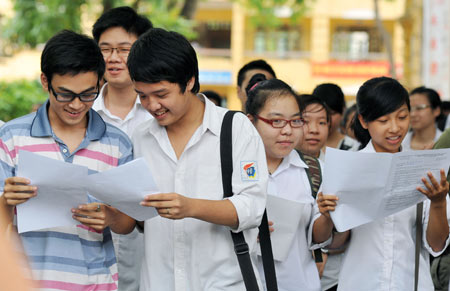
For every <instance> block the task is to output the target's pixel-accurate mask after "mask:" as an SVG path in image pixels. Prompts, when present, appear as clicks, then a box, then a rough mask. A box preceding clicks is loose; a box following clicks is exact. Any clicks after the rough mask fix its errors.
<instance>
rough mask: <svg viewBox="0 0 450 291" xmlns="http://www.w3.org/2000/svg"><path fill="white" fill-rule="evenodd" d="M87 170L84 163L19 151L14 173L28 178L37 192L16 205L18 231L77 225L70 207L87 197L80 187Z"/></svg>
mask: <svg viewBox="0 0 450 291" xmlns="http://www.w3.org/2000/svg"><path fill="white" fill-rule="evenodd" d="M87 174H88V169H87V168H86V167H83V166H78V165H73V164H69V163H65V162H62V161H58V160H54V159H50V158H47V157H43V156H40V155H37V154H34V153H31V152H27V151H22V150H21V151H19V164H18V172H17V176H18V177H25V178H28V179H29V180H30V181H31V185H34V186H37V188H38V192H37V196H36V197H33V198H31V199H29V200H28V201H27V202H26V203H22V204H19V205H17V229H18V232H19V233H22V232H27V231H32V230H37V229H43V228H50V227H57V226H67V225H76V224H77V223H78V222H77V221H75V220H74V219H73V218H72V212H71V211H70V210H71V209H72V208H74V207H75V208H76V207H78V205H80V204H84V203H87V201H88V200H87V195H86V190H84V189H83V188H82V187H80V185H81V184H82V183H83V180H85V179H86V177H87Z"/></svg>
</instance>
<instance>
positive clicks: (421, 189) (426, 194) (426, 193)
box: [416, 187, 429, 197]
mask: <svg viewBox="0 0 450 291" xmlns="http://www.w3.org/2000/svg"><path fill="white" fill-rule="evenodd" d="M416 189H417V190H418V191H419V192H420V193H422V194H423V195H425V196H427V197H428V195H429V192H428V191H427V190H425V189H423V188H422V187H417V188H416Z"/></svg>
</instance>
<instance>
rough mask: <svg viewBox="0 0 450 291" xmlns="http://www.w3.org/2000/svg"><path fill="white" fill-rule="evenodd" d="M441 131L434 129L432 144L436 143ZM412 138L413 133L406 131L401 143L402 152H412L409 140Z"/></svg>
mask: <svg viewBox="0 0 450 291" xmlns="http://www.w3.org/2000/svg"><path fill="white" fill-rule="evenodd" d="M441 135H442V131H440V130H439V128H437V127H436V134H435V135H434V140H433V141H434V142H437V141H438V139H439V138H440V137H441ZM412 136H413V131H408V133H407V134H406V136H405V138H404V139H403V141H402V150H403V151H413V149H412V148H411V140H412Z"/></svg>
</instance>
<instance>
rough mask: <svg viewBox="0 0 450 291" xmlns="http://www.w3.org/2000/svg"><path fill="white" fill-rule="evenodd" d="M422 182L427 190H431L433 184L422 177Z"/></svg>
mask: <svg viewBox="0 0 450 291" xmlns="http://www.w3.org/2000/svg"><path fill="white" fill-rule="evenodd" d="M422 183H423V185H424V186H425V188H427V190H428V191H430V192H433V190H434V189H433V186H431V184H430V183H429V182H428V181H427V179H425V178H422Z"/></svg>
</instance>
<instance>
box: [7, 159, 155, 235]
mask: <svg viewBox="0 0 450 291" xmlns="http://www.w3.org/2000/svg"><path fill="white" fill-rule="evenodd" d="M18 168H19V170H18V173H17V175H18V176H20V177H25V178H27V179H25V180H24V179H19V178H17V177H13V178H8V179H10V180H8V179H7V181H8V184H11V185H10V186H11V187H9V188H7V189H10V190H9V191H8V197H9V198H10V202H11V203H17V204H19V202H20V203H22V202H24V201H26V203H22V204H19V205H18V206H17V223H18V224H17V226H18V231H19V233H21V232H26V231H32V230H37V229H43V228H51V227H58V226H68V225H75V224H76V223H77V221H76V220H74V218H73V213H72V211H71V209H76V211H75V212H77V213H78V214H80V215H83V216H85V217H80V216H78V217H76V219H77V220H78V221H79V222H82V223H84V224H87V225H89V226H92V227H93V228H95V229H97V230H100V229H103V228H104V227H105V226H108V225H109V224H110V222H109V221H108V219H107V217H106V216H105V217H104V214H105V213H103V211H100V212H99V213H96V212H97V211H95V210H94V211H93V210H92V209H84V210H83V211H81V212H79V209H78V206H79V205H82V204H86V203H87V202H88V200H87V194H88V192H89V194H91V195H92V196H94V197H96V198H97V199H98V200H100V201H103V202H104V203H106V204H108V205H111V206H114V207H115V208H117V209H119V210H120V211H121V212H123V213H126V214H127V215H129V216H131V217H133V218H135V219H137V220H146V219H149V218H152V217H155V216H157V215H158V214H157V212H156V210H155V209H154V208H148V207H144V206H141V205H139V203H140V202H141V201H142V200H143V198H144V196H145V195H147V194H149V193H156V192H158V190H157V187H156V184H155V182H154V181H153V178H152V176H151V173H150V170H149V168H148V166H147V165H146V163H145V161H144V160H143V159H138V160H135V161H132V162H130V163H127V164H125V165H122V166H120V167H116V168H113V169H111V170H108V171H104V172H100V173H96V174H93V175H88V169H87V168H86V167H84V166H79V165H74V164H70V163H65V162H63V161H58V160H54V159H50V158H47V157H44V156H41V155H38V154H34V153H31V152H27V151H20V152H19V165H18ZM26 180H30V181H31V184H32V185H35V186H37V192H38V193H37V195H36V196H32V194H31V193H30V194H26V195H23V194H20V195H21V196H20V197H18V196H17V195H19V194H17V191H32V190H33V189H34V188H32V187H33V186H32V187H31V188H30V186H24V185H22V186H19V185H15V183H17V182H20V183H22V182H23V183H26V182H27V181H26ZM11 189H12V190H11ZM5 191H6V190H5ZM28 196H30V197H32V198H31V199H29V197H28ZM17 198H19V199H17ZM26 199H29V200H26ZM13 200H14V201H13ZM96 205H97V204H95V207H97V206H96ZM93 207H94V206H93ZM88 208H89V207H88ZM103 208H104V207H102V209H103ZM93 212H94V213H93ZM37 218H39V219H37Z"/></svg>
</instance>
